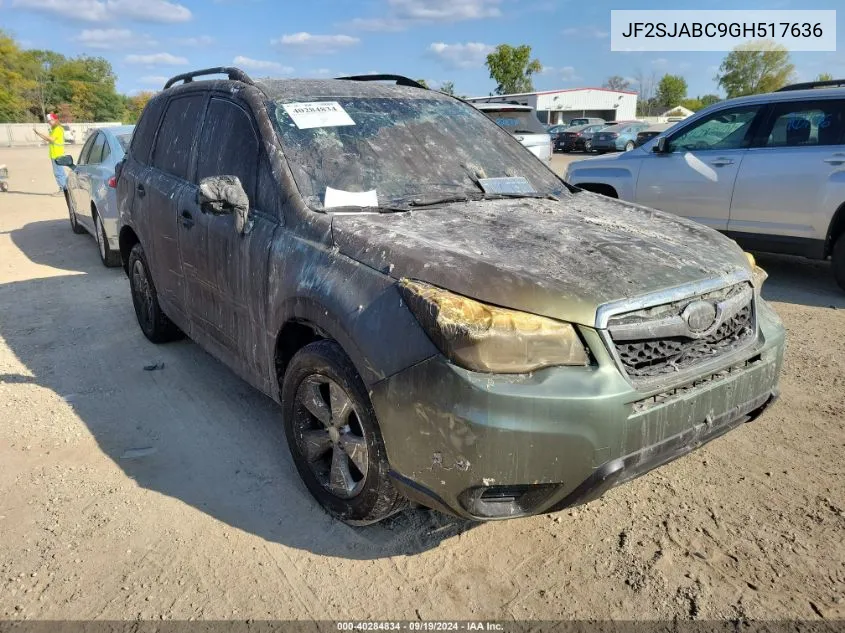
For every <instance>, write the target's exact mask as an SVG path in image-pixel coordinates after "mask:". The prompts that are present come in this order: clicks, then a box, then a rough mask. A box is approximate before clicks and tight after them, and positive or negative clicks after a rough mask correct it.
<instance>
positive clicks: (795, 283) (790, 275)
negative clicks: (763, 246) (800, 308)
mask: <svg viewBox="0 0 845 633" xmlns="http://www.w3.org/2000/svg"><path fill="white" fill-rule="evenodd" d="M754 257H755V259H756V260H757V263H758V264H759V265H760V266H761V267H762V268H763V269H764V270H765V271H766V272H767V273H768V274H769V278H768V279H767V280H766V283H765V284H764V285H763V298H764V299H766V300H767V301H780V302H782V303H793V304H796V305H805V306H811V307H817V308H835V309H838V310H841V309H845V290H842V289H841V288H840V287H839V286H838V285H837V284H836V281H835V280H834V278H833V271H831V269H830V262H829V261H818V260H812V259H806V258H804V257H794V256H791V255H773V254H771V253H754Z"/></svg>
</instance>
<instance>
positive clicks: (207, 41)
mask: <svg viewBox="0 0 845 633" xmlns="http://www.w3.org/2000/svg"><path fill="white" fill-rule="evenodd" d="M173 43H174V44H180V45H182V46H211V45H212V44H214V38H213V37H211V36H210V35H200V36H199V37H175V38H173Z"/></svg>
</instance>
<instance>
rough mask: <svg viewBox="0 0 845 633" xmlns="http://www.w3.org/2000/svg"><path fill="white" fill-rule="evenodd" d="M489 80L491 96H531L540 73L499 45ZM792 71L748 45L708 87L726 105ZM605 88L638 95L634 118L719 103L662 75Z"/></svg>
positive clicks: (772, 48)
mask: <svg viewBox="0 0 845 633" xmlns="http://www.w3.org/2000/svg"><path fill="white" fill-rule="evenodd" d="M487 69H488V70H489V71H490V78H491V79H492V80H493V81H495V82H496V89H495V94H498V95H503V94H515V93H521V92H533V91H534V81H533V76H534V75H535V74H537V73H539V72H541V71H542V70H543V65H542V64H541V63H540V61H539V60H538V59H532V57H531V47H530V46H528V45H522V46H510V45H508V44H502V45H500V46H497V47H496V49H495V50H494V51H493V52H492V53H490V54H489V55H488V56H487ZM794 78H795V66H794V65H793V64H792V62H791V60H790V57H789V51H788V50H787V49H786V48H785V47H784V46H781V45H779V44H776V43H773V42H750V43H746V44H741V45H739V46H737V47H736V48H734V50H732V51H731V52H730V53H728V55H727V56H726V57H725V59H724V60H723V61H722V64H721V65H720V66H719V72H718V73H717V75H716V77H714V81H715V82H716V83H717V84H718V85H719V86H720V87H721V88H722V89H723V90H724V91H725V94H726V95H727V98H728V99H732V98H734V97H742V96H745V95H752V94H760V93H765V92H772V91H774V90H777V89H778V88H782V87H783V86H785V85H787V84H788V83H790V82H792V81H794ZM816 79H817V80H819V81H825V80H831V79H833V77H832V76H831V75H830V74H829V73H822V74H820V75H818V77H817V78H816ZM604 87H605V88H609V89H611V90H631V89H632V87H636V91H637V93H638V96H639V98H638V103H637V115H638V116H654V115H657V114H661V113H663V112H665V111H667V110H670V109H672V108H675V107H677V106H683V107H685V108H687V109H689V110H692V111H693V112H695V111H697V110H700V109H702V108H705V107H707V106H709V105H712V104H713V103H716V102H718V101H721V97H720V96H719V95H716V94H704V95H699V96H696V97H690V96H688V94H687V81H686V79H684V77H683V76H681V75H673V74H669V73H666V74H664V75H663V76H662V77H661V78H660V79H659V80H658V78H657V74H656V73H651V75H645V74H644V73H642V72H641V71H638V72H637V73H636V76H635V77H633V78H632V79H626V78H624V77H622V76H620V75H613V76H612V77H608V79H607V81H606V82H605V83H604Z"/></svg>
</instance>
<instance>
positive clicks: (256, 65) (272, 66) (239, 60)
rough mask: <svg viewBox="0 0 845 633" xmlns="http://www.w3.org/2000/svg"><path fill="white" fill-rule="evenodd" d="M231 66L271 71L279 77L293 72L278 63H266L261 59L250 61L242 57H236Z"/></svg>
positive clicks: (288, 67)
mask: <svg viewBox="0 0 845 633" xmlns="http://www.w3.org/2000/svg"><path fill="white" fill-rule="evenodd" d="M232 64H234V65H235V66H240V67H241V68H246V69H247V70H272V71H273V72H276V73H278V74H280V75H289V74H290V73H292V72H293V68H291V67H290V66H283V65H282V64H280V63H279V62H272V61H266V60H263V59H252V58H251V57H244V56H243V55H238V56H237V57H235V59H233V60H232Z"/></svg>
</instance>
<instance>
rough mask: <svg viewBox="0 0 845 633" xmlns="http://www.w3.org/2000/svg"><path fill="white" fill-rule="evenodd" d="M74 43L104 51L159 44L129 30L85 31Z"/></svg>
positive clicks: (148, 37) (147, 36) (146, 36)
mask: <svg viewBox="0 0 845 633" xmlns="http://www.w3.org/2000/svg"><path fill="white" fill-rule="evenodd" d="M73 41H74V42H78V43H79V44H82V46H84V47H86V48H97V49H103V50H108V49H115V48H119V49H123V50H126V49H127V48H150V47H152V46H156V44H157V42H156V41H155V40H154V39H152V38H151V37H150V36H149V35H138V34H136V33H133V32H132V31H130V30H129V29H84V30H83V31H82V33H80V34H79V35H77V36H76V37H75V38H73Z"/></svg>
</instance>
